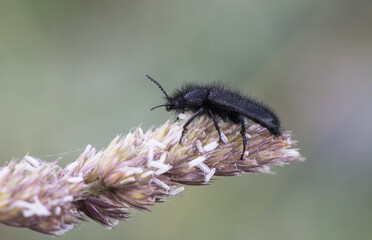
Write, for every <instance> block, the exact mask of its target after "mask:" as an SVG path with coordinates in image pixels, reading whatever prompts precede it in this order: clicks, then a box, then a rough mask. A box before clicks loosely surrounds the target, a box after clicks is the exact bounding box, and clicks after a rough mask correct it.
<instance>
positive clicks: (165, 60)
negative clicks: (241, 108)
mask: <svg viewBox="0 0 372 240" xmlns="http://www.w3.org/2000/svg"><path fill="white" fill-rule="evenodd" d="M371 29H372V1H370V0H322V1H320V0H297V1H295V0H265V1H262V0H261V1H260V0H246V1H244V0H230V1H216V0H214V1H195V0H188V1H170V0H168V1H150V0H148V1H141V0H132V1H80V0H74V1H47V0H45V1H27V0H25V1H1V3H0V83H1V85H0V112H1V120H0V123H1V124H0V156H1V164H4V163H5V162H6V161H8V160H10V159H12V158H13V157H14V156H15V157H22V156H23V155H24V154H26V153H27V152H30V154H31V155H32V156H36V157H40V158H42V159H44V160H48V161H52V160H54V159H55V158H56V157H57V156H56V155H54V156H48V155H51V154H52V155H53V154H58V153H63V152H68V151H72V152H68V153H65V154H64V155H63V160H62V161H61V164H66V163H68V162H70V161H73V160H74V159H75V158H76V157H77V156H78V154H79V152H80V151H81V150H82V149H83V148H84V147H85V146H86V145H87V144H92V145H93V146H95V147H97V148H99V149H100V148H103V147H104V146H106V145H107V144H108V143H109V142H110V141H111V139H113V138H114V137H115V136H116V134H119V133H127V132H128V131H130V130H131V129H132V128H133V127H136V126H138V125H139V124H141V123H142V126H143V128H144V129H148V128H149V127H150V126H152V125H160V124H162V123H163V122H164V121H165V120H166V119H168V118H169V117H170V114H169V113H167V112H166V111H164V110H157V111H153V112H150V111H149V108H150V107H152V106H154V105H155V104H160V103H162V98H163V96H162V94H161V92H160V91H159V89H157V88H156V87H155V86H154V85H153V84H152V83H150V82H149V81H148V80H147V79H146V78H145V77H144V75H145V74H150V75H151V76H152V77H154V78H155V79H157V80H159V82H161V83H162V84H163V86H164V87H165V89H166V90H167V91H168V92H171V91H172V90H174V89H175V88H177V87H179V86H180V85H181V84H182V83H184V82H188V81H196V82H211V81H215V80H220V81H222V82H224V83H226V84H228V85H231V86H234V87H237V88H239V89H241V90H242V91H246V92H249V93H251V94H252V95H253V96H255V97H257V98H259V99H262V100H263V101H264V102H266V103H267V104H268V105H270V106H272V108H273V109H275V110H276V111H277V112H278V113H279V115H280V116H281V119H282V122H283V126H284V127H285V128H286V129H290V130H293V131H294V134H295V135H296V139H298V140H299V144H298V146H299V147H300V148H301V153H302V154H303V155H304V156H305V157H306V158H307V161H306V162H304V163H295V164H291V165H289V166H286V167H284V168H279V167H278V168H275V171H276V172H277V174H276V175H263V174H261V175H246V176H242V177H233V178H224V179H222V178H219V179H218V180H216V181H215V183H214V184H213V185H211V186H207V187H187V188H186V190H185V191H184V193H183V195H184V197H182V198H171V199H169V201H168V203H166V204H159V205H157V206H154V207H152V212H151V213H135V214H134V216H133V218H131V219H130V220H128V221H127V222H123V223H120V224H119V225H118V227H117V229H115V230H106V229H105V228H104V227H101V226H100V225H98V224H97V223H93V222H90V223H83V224H82V225H80V226H79V227H78V228H75V229H73V230H71V231H69V232H67V233H66V234H64V235H63V236H62V237H61V238H60V239H105V240H109V239H126V240H130V239H214V240H216V239H286V240H291V239H296V240H297V239H301V240H302V239H304V240H307V239H309V240H310V239H311V240H313V239H337V240H342V239H372V209H371V203H372V188H371V183H372V176H371V171H372V159H371V157H370V155H371V154H370V151H371V149H370V146H371V136H372V130H371V129H372V128H371V126H370V125H371V124H372V111H371V103H372V95H371V92H372V30H371ZM0 231H1V237H0V238H1V239H2V240H7V239H49V238H50V237H48V236H45V235H42V234H40V233H36V232H33V231H31V230H28V229H18V228H11V227H7V226H4V225H0Z"/></svg>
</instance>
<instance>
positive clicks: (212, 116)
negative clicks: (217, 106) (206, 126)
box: [208, 110, 223, 142]
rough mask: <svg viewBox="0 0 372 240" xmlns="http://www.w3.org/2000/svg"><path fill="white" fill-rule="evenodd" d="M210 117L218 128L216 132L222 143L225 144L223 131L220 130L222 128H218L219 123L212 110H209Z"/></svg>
mask: <svg viewBox="0 0 372 240" xmlns="http://www.w3.org/2000/svg"><path fill="white" fill-rule="evenodd" d="M208 115H209V117H210V118H212V120H213V123H214V126H215V127H216V130H217V132H218V136H219V137H220V142H223V141H222V138H221V130H220V127H219V126H218V122H217V120H216V118H215V116H214V115H213V112H212V111H211V110H208Z"/></svg>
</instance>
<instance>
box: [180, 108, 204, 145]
mask: <svg viewBox="0 0 372 240" xmlns="http://www.w3.org/2000/svg"><path fill="white" fill-rule="evenodd" d="M202 113H204V108H202V107H201V108H199V110H198V111H196V112H195V113H194V114H193V115H192V116H191V117H190V119H189V120H187V122H186V123H185V125H183V130H182V134H181V138H180V141H179V144H181V145H182V138H183V135H184V134H185V133H186V132H187V130H188V129H187V126H188V125H189V124H190V123H191V122H192V121H193V120H194V119H195V118H196V117H197V116H199V115H201V114H202Z"/></svg>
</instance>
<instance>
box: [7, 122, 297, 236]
mask: <svg viewBox="0 0 372 240" xmlns="http://www.w3.org/2000/svg"><path fill="white" fill-rule="evenodd" d="M187 117H188V116H186V115H180V118H181V121H178V122H174V121H172V120H168V121H167V122H166V123H165V124H164V125H162V126H160V127H159V128H157V129H155V130H149V131H147V132H146V133H143V131H142V129H141V128H137V129H136V130H135V131H134V132H133V133H128V134H127V135H125V136H117V137H116V138H115V139H114V140H113V141H112V142H111V144H110V145H109V146H108V147H107V148H106V149H104V150H101V151H98V152H97V151H96V150H95V149H94V148H92V147H91V146H90V145H88V146H87V147H86V149H85V151H84V152H83V153H82V154H81V155H80V156H79V158H78V159H77V160H76V161H75V162H72V163H71V164H69V165H68V166H66V167H65V168H60V167H59V166H58V165H57V162H53V163H47V162H43V161H42V160H40V159H36V158H33V157H31V156H26V157H24V158H23V159H22V160H21V161H16V160H12V161H11V162H9V163H8V164H7V165H6V166H4V167H2V168H0V222H2V223H4V224H7V225H10V226H16V227H28V228H30V229H33V230H35V231H39V232H42V233H45V234H51V235H61V234H62V233H64V232H66V231H68V230H70V229H71V228H73V227H74V226H75V225H77V224H78V223H79V221H78V220H84V219H86V218H87V217H88V218H91V219H93V220H95V221H97V222H99V223H101V224H103V225H105V226H108V227H114V226H115V225H116V224H117V222H118V220H123V219H126V218H128V217H129V214H130V212H132V211H133V209H138V210H148V207H149V206H151V205H153V204H154V203H157V202H163V201H164V199H165V197H169V196H175V195H178V194H179V193H180V192H182V191H183V189H184V185H205V184H210V183H211V180H212V178H213V177H214V176H236V175H240V174H243V173H270V166H271V165H284V164H287V163H290V162H295V161H301V160H303V158H302V157H301V155H300V154H299V152H298V149H293V148H291V147H292V146H293V145H294V144H295V143H296V142H295V141H293V140H291V134H290V132H284V133H283V135H282V136H281V137H280V138H278V137H275V136H273V135H271V134H270V133H269V132H268V131H267V130H266V129H265V128H263V127H261V126H260V125H258V124H254V123H251V122H247V123H246V124H247V129H248V131H247V132H248V133H249V134H247V138H248V141H247V151H246V153H245V157H244V158H245V160H244V161H242V160H240V159H239V158H240V154H241V149H242V138H241V136H240V133H239V132H240V127H239V126H238V125H236V124H232V123H223V122H222V121H221V122H220V127H221V131H222V132H223V139H224V142H223V143H219V142H218V134H217V131H216V130H215V127H214V125H213V122H212V121H211V120H210V119H209V118H206V117H201V118H199V119H198V120H196V121H194V122H193V123H192V124H191V125H190V127H189V129H190V131H189V132H188V133H187V134H186V135H185V137H184V141H183V145H181V144H179V143H178V141H179V138H180V134H181V131H182V123H183V121H182V120H184V119H185V118H187ZM113 220H114V221H113Z"/></svg>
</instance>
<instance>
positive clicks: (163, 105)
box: [150, 104, 168, 111]
mask: <svg viewBox="0 0 372 240" xmlns="http://www.w3.org/2000/svg"><path fill="white" fill-rule="evenodd" d="M165 106H168V104H162V105H158V106H155V107H152V108H151V109H150V111H152V110H154V109H155V108H158V107H165Z"/></svg>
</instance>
